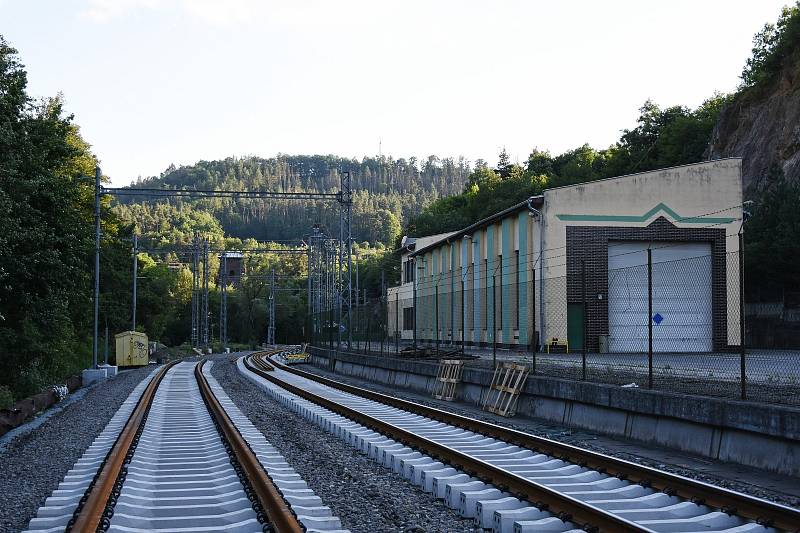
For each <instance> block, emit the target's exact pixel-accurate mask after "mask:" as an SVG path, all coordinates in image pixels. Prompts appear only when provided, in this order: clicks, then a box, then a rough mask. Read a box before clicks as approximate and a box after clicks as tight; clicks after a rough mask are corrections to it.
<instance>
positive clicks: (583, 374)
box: [581, 260, 588, 381]
mask: <svg viewBox="0 0 800 533" xmlns="http://www.w3.org/2000/svg"><path fill="white" fill-rule="evenodd" d="M581 300H582V301H583V324H582V326H583V327H582V330H583V331H582V332H581V334H582V336H583V342H582V343H581V379H582V380H583V381H586V322H587V319H588V317H587V316H586V261H585V260H581Z"/></svg>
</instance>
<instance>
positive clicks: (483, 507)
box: [237, 352, 800, 533]
mask: <svg viewBox="0 0 800 533" xmlns="http://www.w3.org/2000/svg"><path fill="white" fill-rule="evenodd" d="M282 354H283V353H282V352H272V353H267V352H261V353H257V354H254V356H251V357H249V358H247V359H245V358H242V359H240V360H239V361H238V362H237V365H238V366H239V370H240V372H242V373H243V374H245V375H246V376H247V377H248V378H249V379H251V380H252V381H254V382H255V383H257V384H258V385H259V386H260V387H261V388H262V389H264V390H265V391H267V392H268V393H269V394H271V395H272V396H273V397H275V398H276V399H278V400H279V401H281V402H282V403H284V404H285V405H287V407H289V408H291V409H293V410H295V411H297V412H298V413H300V414H302V415H303V416H305V417H306V418H308V419H310V420H312V421H313V422H315V423H316V424H318V425H320V426H322V427H324V428H325V429H327V430H328V431H330V432H331V433H333V434H335V435H337V436H339V437H341V438H342V439H344V440H346V441H347V442H348V443H350V444H351V445H353V446H355V447H357V448H358V449H360V450H361V451H362V452H364V453H367V454H368V455H369V456H370V457H372V458H374V459H375V460H377V461H379V462H381V463H383V464H384V465H385V466H388V467H390V468H393V469H394V470H395V471H396V472H398V473H400V474H402V475H404V476H405V477H406V478H408V479H409V480H410V481H411V482H412V483H415V484H417V485H420V486H421V487H422V488H423V489H424V490H426V491H428V492H432V493H434V495H435V496H436V497H439V498H443V499H445V500H446V502H447V504H448V505H449V506H451V507H453V508H455V509H458V510H459V512H460V513H461V514H462V515H463V516H466V517H473V518H474V520H475V522H476V524H477V525H480V526H481V527H483V528H486V529H494V530H495V531H500V532H506V531H508V532H511V531H513V532H514V533H522V532H526V531H569V530H572V529H586V530H594V531H663V532H690V531H691V532H694V531H720V532H722V531H725V532H731V533H733V532H737V533H738V532H767V531H769V532H772V531H780V530H783V531H798V530H800V512H799V511H798V510H796V509H792V508H789V507H786V506H781V505H779V504H774V503H772V502H767V501H764V500H760V499H758V498H754V497H751V496H748V495H744V494H740V493H736V492H732V491H728V490H726V489H722V488H719V487H714V486H711V485H708V484H705V483H702V482H698V481H695V480H691V479H687V478H683V477H681V476H677V475H674V474H670V473H667V472H662V471H659V470H656V469H652V468H649V467H644V466H641V465H637V464H635V463H631V462H627V461H624V460H620V459H616V458H612V457H608V456H605V455H603V454H599V453H596V452H591V451H588V450H583V449H580V448H577V447H574V446H570V445H565V444H562V443H558V442H555V441H550V440H548V439H544V438H541V437H536V436H533V435H528V434H525V433H523V432H519V431H515V430H511V429H508V428H503V427H500V426H497V425H494V424H490V423H486V422H481V421H478V420H474V419H471V418H468V417H463V416H460V415H454V414H451V413H446V412H444V411H441V410H438V409H435V408H431V407H427V406H424V405H419V404H416V403H413V402H408V401H405V400H399V399H396V398H392V397H390V396H386V395H381V394H378V393H374V392H371V391H367V390H365V389H360V388H358V387H353V386H350V385H345V384H341V383H338V382H336V381H333V380H329V379H327V378H322V377H320V376H316V375H314V374H309V373H306V372H302V371H299V370H297V369H295V368H291V367H289V366H287V365H284V364H281V362H280V359H281V355H282ZM266 359H270V361H269V362H267V361H266ZM265 365H269V366H270V367H272V370H270V371H266V370H264V368H266V366H265ZM503 437H505V438H503Z"/></svg>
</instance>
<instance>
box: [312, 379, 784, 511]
mask: <svg viewBox="0 0 800 533" xmlns="http://www.w3.org/2000/svg"><path fill="white" fill-rule="evenodd" d="M301 369H302V370H306V371H308V372H312V373H315V374H319V375H322V376H325V377H329V378H331V379H335V380H337V381H341V382H343V383H348V384H351V385H356V386H359V387H364V388H367V389H370V390H374V391H376V392H381V393H383V394H389V395H391V396H395V397H397V398H401V399H404V400H409V401H413V402H417V403H421V404H423V405H428V406H431V407H437V408H440V409H445V410H447V411H450V412H452V413H456V414H460V415H464V416H469V417H471V418H475V419H478V420H483V421H487V422H492V423H494V424H498V425H501V426H505V427H509V428H513V429H517V430H520V431H525V432H527V433H531V434H533V435H538V436H542V437H546V438H548V439H553V440H556V441H559V442H564V443H567V444H573V445H576V446H580V447H582V448H585V449H589V450H593V451H597V452H600V453H604V454H607V455H611V456H614V457H619V458H621V459H625V460H628V461H631V462H634V463H639V464H643V465H647V466H651V467H654V468H658V469H659V470H664V471H667V472H672V473H675V474H679V475H681V476H685V477H689V478H692V479H698V480H700V481H704V482H706V483H711V484H713V485H717V486H720V487H725V488H728V489H731V490H735V491H737V492H742V493H745V494H750V495H752V496H756V497H758V498H764V499H767V500H771V501H774V502H778V503H781V504H784V505H788V506H790V507H800V480H798V479H797V478H794V477H790V476H785V475H780V474H774V473H770V472H766V471H763V470H758V469H755V468H750V467H746V466H742V465H736V464H733V463H722V462H718V461H713V460H711V459H708V458H701V457H696V456H692V455H689V454H686V453H684V452H680V451H676V450H670V449H666V448H661V447H657V446H648V445H647V444H644V443H640V442H635V441H628V440H622V439H617V438H614V437H608V436H605V435H602V434H599V433H595V432H591V431H587V430H582V429H575V428H569V427H565V426H558V425H556V424H553V423H548V422H546V421H541V420H537V419H533V418H523V417H520V416H517V417H515V418H512V419H508V418H503V417H499V416H496V415H493V414H490V413H487V412H485V411H482V410H481V409H480V408H478V407H477V406H475V405H472V404H466V403H461V402H445V401H440V400H435V399H433V398H431V397H430V396H427V395H422V394H419V393H416V392H411V391H408V390H402V389H399V388H397V387H389V386H386V385H383V384H378V383H374V382H371V381H366V380H362V379H357V378H352V377H349V376H344V375H342V374H333V373H331V372H329V371H326V370H322V369H320V368H318V367H315V366H312V365H303V366H302V368H301Z"/></svg>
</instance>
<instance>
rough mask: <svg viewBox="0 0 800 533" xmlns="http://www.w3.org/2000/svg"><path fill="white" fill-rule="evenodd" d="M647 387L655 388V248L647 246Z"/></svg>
mask: <svg viewBox="0 0 800 533" xmlns="http://www.w3.org/2000/svg"><path fill="white" fill-rule="evenodd" d="M647 388H648V389H652V388H653V250H652V249H651V248H649V247H648V248H647Z"/></svg>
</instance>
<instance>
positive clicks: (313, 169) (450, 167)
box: [117, 155, 471, 246]
mask: <svg viewBox="0 0 800 533" xmlns="http://www.w3.org/2000/svg"><path fill="white" fill-rule="evenodd" d="M470 170H471V169H470V166H469V164H468V162H467V161H466V160H465V159H463V158H461V159H458V160H454V159H452V158H445V159H439V158H438V157H436V156H430V157H428V158H427V159H426V160H425V161H418V160H417V159H416V158H413V157H412V158H409V159H402V158H401V159H393V158H391V157H380V158H378V157H374V158H373V157H365V158H364V159H363V160H362V161H360V162H359V161H356V160H353V159H345V158H341V157H336V156H331V155H328V156H288V155H278V156H277V157H274V158H270V159H263V158H259V157H246V158H228V159H225V160H222V161H200V162H199V163H197V164H195V165H191V166H185V167H180V168H175V167H174V166H170V167H169V168H168V169H167V170H166V171H164V172H163V173H162V174H161V176H158V177H152V178H147V179H140V180H137V182H136V183H134V184H132V187H133V188H137V187H148V188H150V187H155V188H169V189H198V190H203V189H206V190H207V189H224V190H248V191H259V190H260V191H282V192H315V193H320V192H322V193H336V192H338V191H339V189H340V177H341V173H342V172H350V175H351V187H352V189H353V190H354V191H355V192H354V195H353V236H354V239H356V241H359V242H364V241H366V242H369V243H372V244H383V245H385V246H393V245H394V243H395V241H396V240H397V237H398V236H399V234H400V229H401V221H403V220H406V219H408V217H410V216H412V215H414V214H416V213H417V212H419V210H420V209H421V207H422V206H424V205H426V204H428V203H430V202H432V201H434V200H436V199H438V198H441V197H446V196H450V195H453V194H457V193H459V192H461V190H462V189H463V186H464V183H465V181H466V178H467V176H468V175H469V174H470ZM165 204H167V201H166V200H163V199H162V200H158V201H155V200H152V199H148V198H146V197H139V196H131V197H126V198H125V200H124V204H122V205H120V206H119V207H118V208H117V212H118V214H119V215H120V216H121V217H122V218H123V219H125V220H130V221H137V222H138V221H141V223H142V227H143V230H144V235H145V236H147V235H149V233H150V232H149V231H148V229H149V228H151V227H154V226H153V225H154V224H156V225H157V224H158V222H159V221H161V220H163V218H164V216H167V217H168V218H169V219H172V220H176V221H177V220H179V219H180V220H184V221H187V222H188V221H189V220H188V219H189V218H195V219H196V218H198V217H203V215H201V214H199V212H201V213H203V214H208V215H211V217H210V218H204V220H205V221H207V222H208V224H209V225H207V226H206V228H204V229H205V230H213V229H216V228H212V227H211V225H212V224H213V221H214V220H215V221H218V223H219V227H220V228H221V229H223V230H224V231H225V233H226V234H227V235H230V236H232V237H239V238H253V239H257V240H259V241H269V240H272V241H275V240H286V239H297V238H299V237H301V236H302V235H305V234H307V233H308V232H309V231H310V229H311V227H312V225H313V224H315V223H319V224H322V226H323V227H326V228H329V231H331V232H333V231H338V223H339V222H338V221H339V218H338V217H339V210H338V204H336V203H335V202H331V201H285V200H246V199H230V198H209V199H199V200H178V201H177V202H176V201H173V202H172V203H170V204H169V205H170V207H165ZM186 206H188V207H189V208H190V209H189V210H185V207H186ZM173 208H174V209H173ZM180 211H185V213H181V212H180ZM212 219H213V220H212ZM156 238H158V239H161V240H169V239H170V238H171V237H170V236H169V235H166V236H165V235H163V233H161V232H159V235H158V236H157V237H156Z"/></svg>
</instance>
